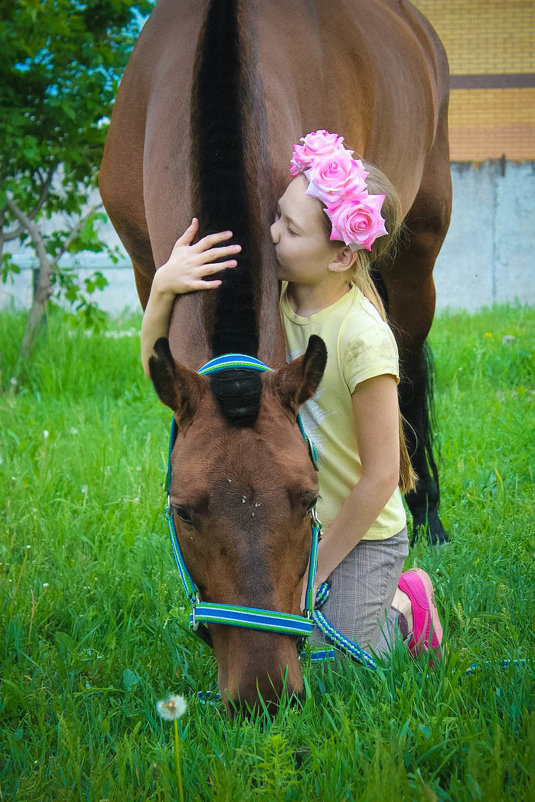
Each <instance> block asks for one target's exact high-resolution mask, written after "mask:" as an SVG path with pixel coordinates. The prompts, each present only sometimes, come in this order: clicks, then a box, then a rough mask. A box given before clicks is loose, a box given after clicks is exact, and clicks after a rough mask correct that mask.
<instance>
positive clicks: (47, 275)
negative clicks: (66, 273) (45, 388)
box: [17, 254, 52, 365]
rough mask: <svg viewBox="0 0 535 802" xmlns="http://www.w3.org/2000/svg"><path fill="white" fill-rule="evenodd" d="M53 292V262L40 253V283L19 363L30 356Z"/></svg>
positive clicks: (27, 325)
mask: <svg viewBox="0 0 535 802" xmlns="http://www.w3.org/2000/svg"><path fill="white" fill-rule="evenodd" d="M51 294H52V262H51V261H50V259H49V258H48V257H47V256H46V254H45V255H44V258H42V256H41V254H39V283H38V284H37V291H36V292H35V293H34V296H33V301H32V308H31V309H30V314H29V316H28V320H27V322H26V328H25V330H24V336H23V338H22V344H21V346H20V351H19V356H18V360H17V365H20V363H21V362H22V361H23V360H26V359H28V357H29V356H30V354H31V352H32V349H33V346H34V345H35V341H36V339H37V335H38V333H39V327H40V325H41V322H42V320H43V317H44V314H45V312H46V306H47V303H48V299H49V298H50V296H51Z"/></svg>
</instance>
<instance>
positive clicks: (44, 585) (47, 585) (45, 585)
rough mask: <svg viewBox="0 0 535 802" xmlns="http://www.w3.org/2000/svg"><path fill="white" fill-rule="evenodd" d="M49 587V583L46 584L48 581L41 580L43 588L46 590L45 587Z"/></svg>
mask: <svg viewBox="0 0 535 802" xmlns="http://www.w3.org/2000/svg"><path fill="white" fill-rule="evenodd" d="M49 587H50V585H49V584H48V582H43V588H44V590H46V589H47V588H49Z"/></svg>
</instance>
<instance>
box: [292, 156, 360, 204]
mask: <svg viewBox="0 0 535 802" xmlns="http://www.w3.org/2000/svg"><path fill="white" fill-rule="evenodd" d="M367 176H368V173H367V172H366V170H365V169H364V167H363V166H362V162H361V161H360V159H352V158H351V151H349V150H341V151H338V152H336V153H333V154H329V155H327V156H323V157H321V158H317V159H313V161H312V166H311V168H310V170H306V171H305V177H306V179H307V180H308V182H309V186H308V189H307V195H312V197H313V198H318V199H319V200H320V201H322V203H325V204H329V203H331V204H332V203H335V202H336V201H341V200H344V199H347V198H348V197H350V196H352V195H360V194H362V193H363V192H365V191H366V178H367Z"/></svg>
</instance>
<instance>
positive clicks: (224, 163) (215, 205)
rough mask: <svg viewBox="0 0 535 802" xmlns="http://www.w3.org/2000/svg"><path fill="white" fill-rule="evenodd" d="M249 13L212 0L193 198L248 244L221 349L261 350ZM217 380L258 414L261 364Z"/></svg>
mask: <svg viewBox="0 0 535 802" xmlns="http://www.w3.org/2000/svg"><path fill="white" fill-rule="evenodd" d="M242 13H243V14H245V13H247V9H244V10H243V11H241V10H240V0H211V2H210V4H209V7H208V11H207V15H206V19H205V23H204V26H203V29H202V31H201V34H200V38H199V44H198V47H197V57H196V66H195V79H194V82H193V96H192V118H191V126H192V159H191V164H192V173H193V174H192V186H193V194H194V197H193V204H192V205H193V208H194V209H196V210H198V211H197V215H198V217H199V222H200V230H201V231H202V232H203V234H208V233H214V232H217V231H224V230H231V231H232V232H233V234H234V237H233V240H232V241H233V242H237V243H239V244H240V245H241V246H242V251H241V253H240V254H239V255H238V267H237V268H234V269H232V270H227V271H226V272H225V275H224V277H223V284H222V285H221V287H220V288H219V289H218V290H216V291H215V296H216V297H215V305H214V308H213V329H212V334H211V350H212V354H213V356H220V355H221V354H226V353H230V352H238V353H246V354H250V355H252V356H256V354H257V351H258V324H257V315H256V304H255V295H256V293H257V292H258V291H259V286H260V282H259V280H258V270H259V267H260V265H261V245H260V243H261V233H262V232H261V215H260V213H259V205H258V190H259V180H258V170H257V167H256V165H258V162H259V160H261V158H262V153H261V148H262V145H261V139H262V136H261V135H262V132H259V131H258V123H257V121H256V120H254V117H253V111H252V110H253V109H254V107H255V105H257V103H256V102H255V97H254V96H255V94H256V90H255V85H254V72H255V71H254V68H253V67H254V60H253V59H252V51H251V49H250V46H249V45H248V42H247V37H246V36H245V35H242V36H240V31H244V30H245V25H244V21H243V20H241V21H240V17H241V15H242ZM240 22H241V24H240ZM249 27H250V26H248V32H249ZM253 151H254V153H253ZM255 269H256V270H255ZM231 374H235V375H231ZM210 382H211V386H212V390H213V392H214V394H215V396H216V398H217V399H218V401H219V404H220V407H221V409H222V411H223V413H224V415H225V417H226V418H227V419H228V420H229V421H230V422H231V423H233V424H235V425H242V426H243V425H250V424H251V423H252V422H254V420H256V417H257V415H258V410H259V406H260V393H261V382H260V378H259V376H258V374H257V373H256V371H234V370H229V371H225V372H224V373H215V374H213V375H212V376H211V377H210Z"/></svg>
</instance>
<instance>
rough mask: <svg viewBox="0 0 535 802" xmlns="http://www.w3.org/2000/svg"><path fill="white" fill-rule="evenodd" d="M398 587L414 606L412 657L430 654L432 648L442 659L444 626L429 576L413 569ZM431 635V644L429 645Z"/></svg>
mask: <svg viewBox="0 0 535 802" xmlns="http://www.w3.org/2000/svg"><path fill="white" fill-rule="evenodd" d="M398 587H399V589H400V590H402V591H403V592H404V593H406V594H407V596H408V597H409V599H410V600H411V605H412V617H413V636H412V640H411V641H410V642H409V651H410V652H411V654H412V655H417V654H419V653H420V652H421V651H422V649H423V650H424V651H426V652H428V651H429V648H431V649H433V650H434V651H435V652H436V655H437V657H441V656H442V650H441V648H440V645H441V643H442V626H441V624H440V619H439V617H438V611H437V608H436V607H435V600H434V594H433V585H432V584H431V579H430V578H429V575H428V574H426V572H425V571H422V569H421V568H411V570H410V571H405V573H403V574H401V577H400V579H399V583H398ZM431 630H432V631H431ZM430 633H431V643H429V634H430ZM430 665H432V663H430Z"/></svg>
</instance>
